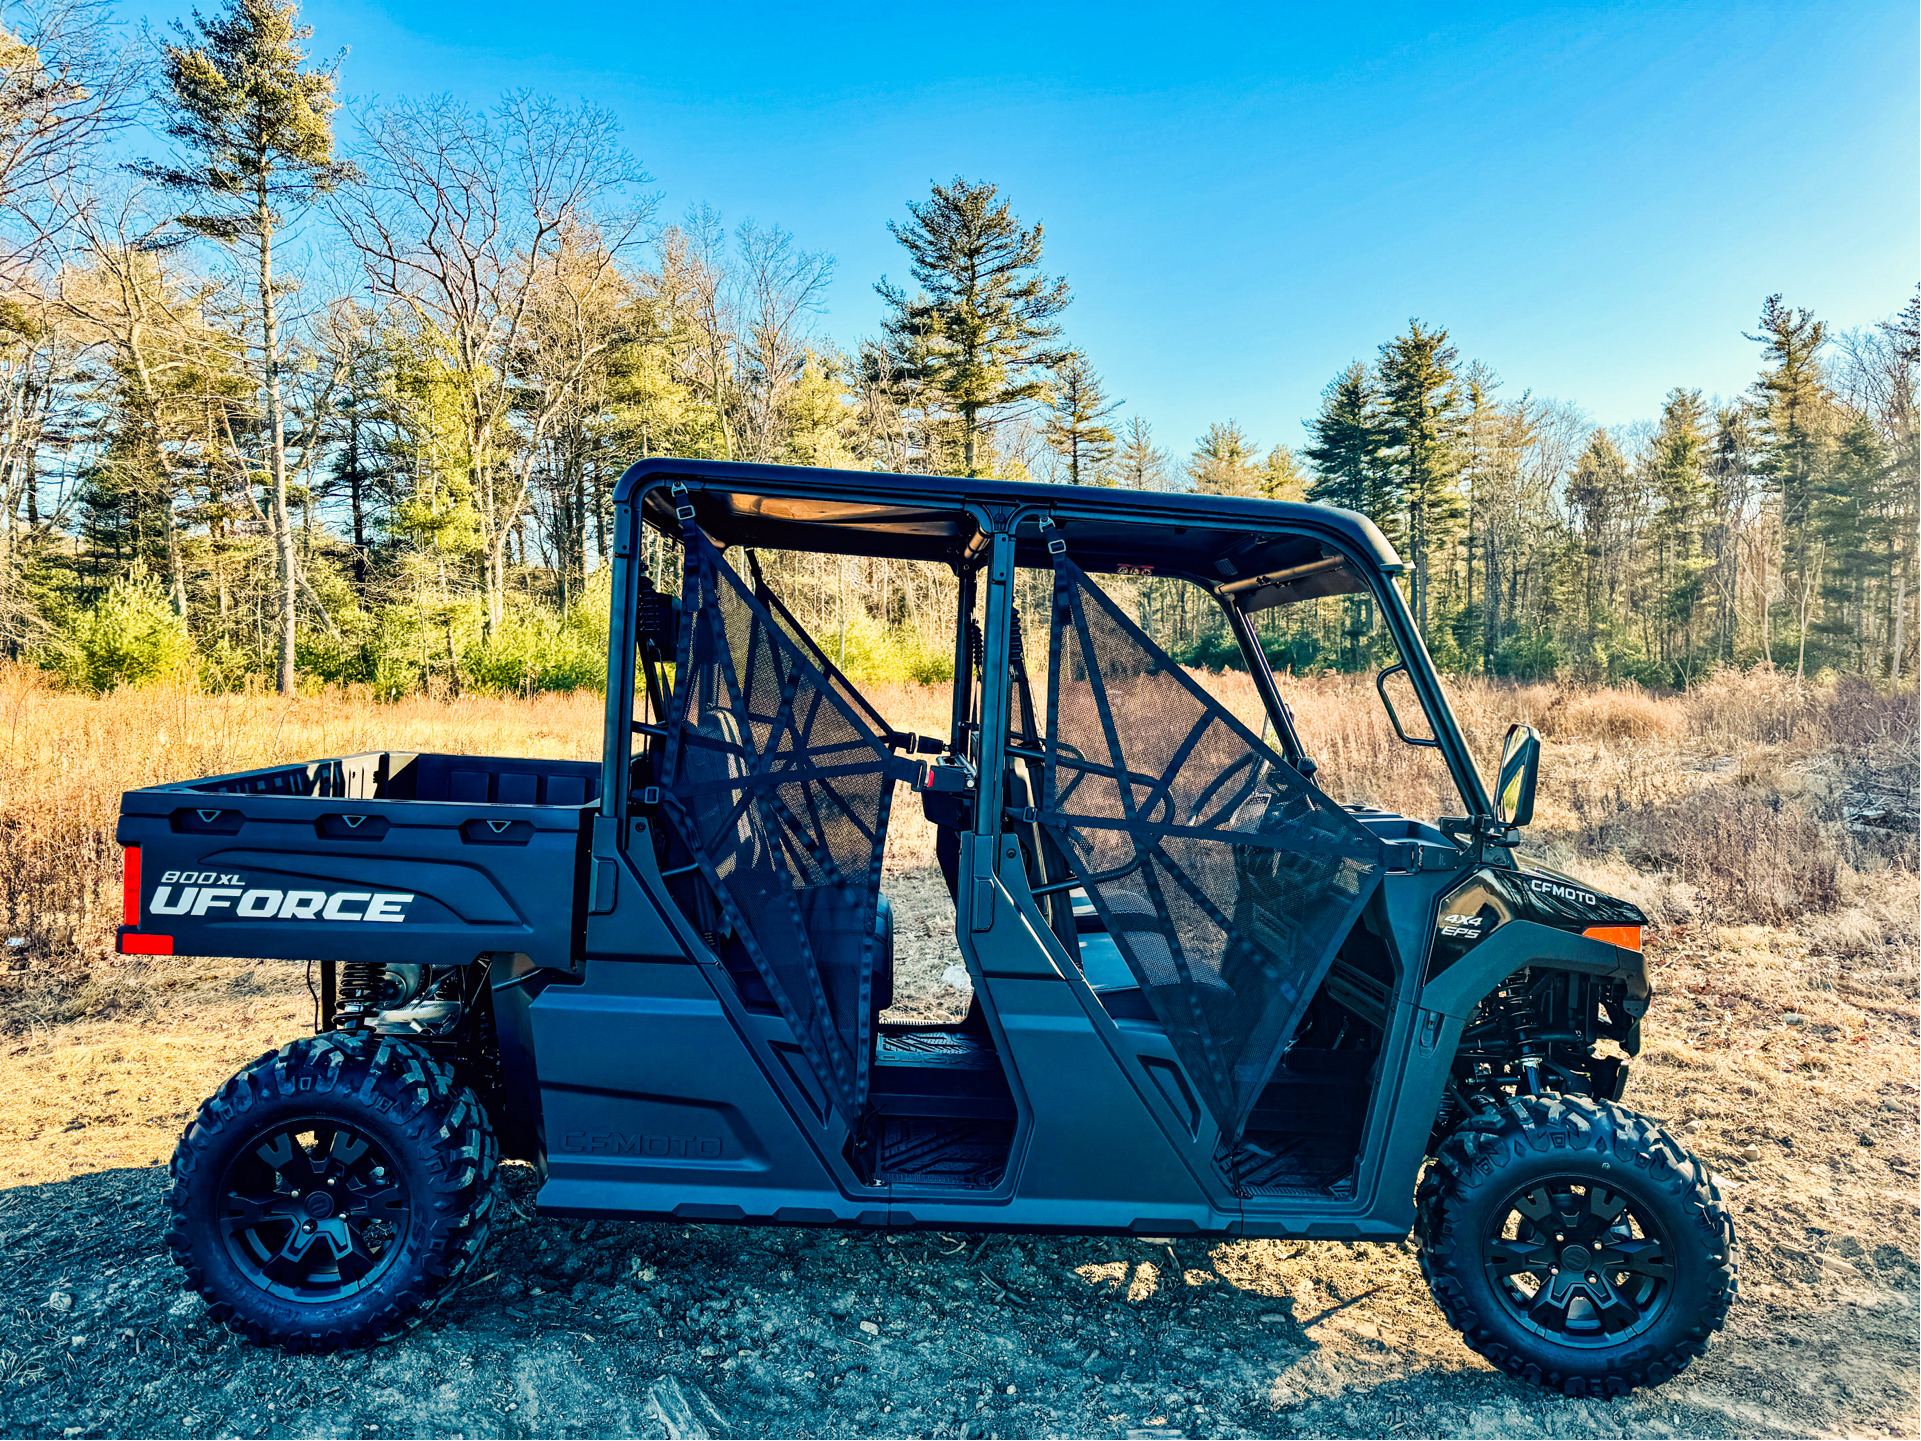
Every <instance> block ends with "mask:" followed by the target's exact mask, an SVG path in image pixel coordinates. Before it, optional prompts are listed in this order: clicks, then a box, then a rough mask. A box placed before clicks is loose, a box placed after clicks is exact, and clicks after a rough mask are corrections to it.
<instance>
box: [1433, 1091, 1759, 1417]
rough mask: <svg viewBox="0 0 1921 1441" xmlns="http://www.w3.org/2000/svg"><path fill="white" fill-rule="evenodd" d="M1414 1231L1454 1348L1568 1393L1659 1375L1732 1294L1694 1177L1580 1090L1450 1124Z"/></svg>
mask: <svg viewBox="0 0 1921 1441" xmlns="http://www.w3.org/2000/svg"><path fill="white" fill-rule="evenodd" d="M1415 1224H1416V1228H1417V1234H1418V1235H1419V1238H1420V1242H1421V1269H1422V1271H1423V1272H1424V1273H1425V1274H1426V1276H1427V1280H1428V1285H1429V1286H1430V1287H1432V1289H1433V1292H1434V1299H1435V1300H1436V1302H1438V1303H1439V1305H1440V1307H1441V1310H1442V1312H1443V1313H1444V1314H1445V1315H1446V1317H1447V1319H1448V1322H1449V1323H1450V1324H1451V1325H1452V1326H1454V1328H1455V1329H1456V1330H1458V1331H1460V1333H1461V1335H1462V1337H1463V1339H1465V1340H1466V1342H1467V1344H1468V1345H1469V1346H1471V1347H1473V1348H1474V1349H1475V1350H1476V1351H1478V1352H1480V1353H1481V1354H1482V1355H1483V1356H1485V1357H1487V1359H1488V1360H1490V1361H1492V1362H1493V1363H1494V1364H1495V1365H1496V1366H1499V1367H1500V1368H1501V1369H1502V1370H1504V1371H1507V1372H1509V1373H1511V1374H1513V1375H1515V1376H1519V1377H1522V1378H1523V1379H1525V1380H1528V1381H1531V1382H1534V1383H1536V1384H1537V1385H1543V1386H1548V1387H1552V1388H1553V1389H1555V1390H1557V1391H1564V1392H1566V1393H1567V1394H1568V1395H1570V1396H1582V1395H1608V1396H1616V1395H1624V1394H1626V1393H1627V1392H1629V1391H1632V1390H1633V1389H1634V1388H1635V1387H1637V1386H1652V1385H1658V1384H1660V1383H1661V1382H1662V1381H1665V1380H1666V1379H1667V1378H1668V1377H1670V1376H1672V1375H1674V1374H1675V1372H1677V1371H1679V1370H1681V1369H1682V1368H1683V1367H1685V1366H1686V1365H1687V1364H1688V1363H1689V1362H1690V1361H1692V1360H1693V1359H1694V1358H1695V1357H1697V1356H1699V1355H1700V1354H1701V1353H1702V1352H1703V1351H1704V1350H1706V1349H1707V1343H1708V1338H1709V1337H1710V1336H1712V1335H1713V1334H1714V1333H1715V1332H1716V1331H1718V1330H1720V1328H1721V1326H1722V1323H1723V1322H1725V1321H1726V1320H1727V1314H1728V1307H1729V1305H1730V1304H1731V1303H1732V1302H1733V1300H1734V1296H1735V1290H1736V1281H1735V1269H1736V1253H1735V1244H1734V1226H1733V1223H1732V1222H1731V1221H1730V1220H1729V1218H1728V1214H1727V1212H1726V1211H1725V1210H1724V1209H1723V1208H1722V1205H1721V1197H1720V1194H1719V1193H1718V1192H1717V1191H1716V1189H1715V1187H1714V1183H1713V1180H1712V1178H1710V1176H1709V1175H1708V1172H1707V1170H1706V1168H1705V1167H1703V1166H1702V1164H1701V1163H1700V1162H1699V1161H1698V1160H1696V1159H1695V1158H1694V1157H1692V1156H1690V1155H1689V1154H1688V1153H1687V1152H1686V1151H1685V1150H1683V1149H1682V1148H1681V1147H1680V1146H1679V1145H1678V1144H1677V1143H1676V1142H1675V1141H1674V1139H1673V1138H1672V1137H1670V1136H1669V1135H1667V1133H1666V1132H1664V1131H1662V1130H1661V1129H1660V1128H1659V1127H1658V1126H1656V1125H1655V1124H1654V1123H1653V1122H1652V1121H1649V1120H1647V1119H1646V1118H1645V1117H1642V1116H1637V1115H1635V1114H1634V1113H1633V1112H1631V1111H1625V1110H1622V1109H1621V1108H1620V1107H1618V1106H1615V1105H1612V1104H1610V1103H1608V1102H1605V1101H1594V1100H1590V1099H1588V1098H1587V1097H1584V1096H1517V1097H1510V1098H1508V1099H1506V1100H1505V1101H1503V1102H1502V1103H1501V1104H1500V1105H1499V1106H1498V1107H1496V1108H1495V1109H1494V1110H1492V1111H1491V1112H1489V1113H1487V1114H1484V1115H1481V1116H1476V1117H1474V1118H1473V1119H1471V1120H1469V1121H1467V1122H1465V1123H1464V1124H1463V1125H1462V1126H1461V1127H1460V1129H1459V1130H1457V1131H1455V1132H1454V1133H1453V1134H1452V1135H1451V1136H1449V1137H1448V1138H1447V1140H1446V1141H1444V1142H1442V1144H1441V1148H1440V1152H1439V1154H1438V1155H1437V1156H1436V1158H1435V1160H1434V1163H1433V1165H1432V1166H1430V1167H1429V1168H1428V1171H1427V1173H1426V1175H1425V1176H1423V1177H1422V1180H1421V1189H1420V1197H1419V1211H1418V1215H1417V1219H1416V1223H1415Z"/></svg>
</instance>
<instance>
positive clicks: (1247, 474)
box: [1187, 420, 1261, 495]
mask: <svg viewBox="0 0 1921 1441" xmlns="http://www.w3.org/2000/svg"><path fill="white" fill-rule="evenodd" d="M1259 456H1260V450H1259V448H1258V447H1257V446H1256V445H1255V444H1254V442H1253V441H1251V440H1249V439H1248V438H1247V432H1246V431H1244V430H1242V429H1241V423H1240V422H1239V421H1238V420H1230V421H1227V422H1226V423H1222V422H1220V421H1216V422H1215V423H1214V424H1212V425H1210V426H1208V428H1207V434H1206V435H1203V436H1202V437H1201V438H1200V439H1199V440H1197V441H1195V442H1194V454H1193V456H1192V457H1191V458H1190V459H1189V460H1188V462H1187V474H1188V478H1189V479H1190V480H1192V481H1193V482H1194V488H1195V489H1196V490H1198V491H1202V492H1205V493H1206V494H1208V495H1259V494H1260V493H1261V473H1260V469H1259V467H1258V466H1257V465H1256V461H1257V460H1258V459H1259Z"/></svg>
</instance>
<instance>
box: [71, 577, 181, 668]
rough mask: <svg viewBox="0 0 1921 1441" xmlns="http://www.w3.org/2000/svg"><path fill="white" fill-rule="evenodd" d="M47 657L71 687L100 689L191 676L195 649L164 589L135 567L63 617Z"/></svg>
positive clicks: (154, 579)
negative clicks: (89, 603) (99, 595)
mask: <svg viewBox="0 0 1921 1441" xmlns="http://www.w3.org/2000/svg"><path fill="white" fill-rule="evenodd" d="M47 659H48V660H49V661H50V662H51V666H52V668H53V669H54V670H56V671H58V672H59V673H60V675H61V677H62V678H63V679H64V680H65V681H66V682H67V683H68V684H69V685H73V686H80V687H84V688H85V689H88V690H95V691H104V690H112V689H113V688H114V687H115V686H137V685H148V684H151V683H152V682H154V681H157V680H170V679H179V678H184V677H187V676H190V675H191V674H192V672H193V661H194V653H193V641H192V640H191V639H190V638H189V637H188V635H187V626H186V622H185V621H183V620H182V619H181V618H180V617H179V616H178V615H177V614H175V612H174V609H173V604H172V602H171V601H169V600H168V598H167V592H166V588H165V587H164V586H162V585H161V584H160V582H159V581H158V580H157V579H156V578H154V577H153V576H151V575H148V574H147V572H146V570H145V568H144V567H139V566H136V567H135V568H134V570H133V571H132V573H131V574H129V575H127V576H125V577H123V578H122V579H120V580H116V581H115V582H114V583H113V584H112V585H111V586H110V587H108V589H107V593H106V595H105V596H104V597H102V598H101V600H100V601H99V602H98V603H97V604H95V605H93V606H91V607H89V608H87V609H85V610H77V611H74V612H73V613H72V614H71V615H69V616H68V617H67V619H66V622H65V624H64V625H62V626H61V627H60V633H59V637H58V639H57V640H56V641H55V642H54V643H53V646H52V647H51V654H50V655H49V656H48V657H47Z"/></svg>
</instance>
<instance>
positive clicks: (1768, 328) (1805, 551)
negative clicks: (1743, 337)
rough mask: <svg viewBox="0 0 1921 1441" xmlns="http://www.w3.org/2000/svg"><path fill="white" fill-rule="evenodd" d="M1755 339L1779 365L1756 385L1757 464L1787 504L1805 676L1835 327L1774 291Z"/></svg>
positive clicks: (1784, 526) (1788, 550)
mask: <svg viewBox="0 0 1921 1441" xmlns="http://www.w3.org/2000/svg"><path fill="white" fill-rule="evenodd" d="M1748 339H1749V340H1752V341H1755V342H1757V343H1758V344H1759V345H1760V346H1761V347H1762V354H1763V356H1764V357H1765V358H1766V359H1767V360H1768V361H1770V362H1771V363H1772V368H1771V369H1769V370H1766V371H1763V372H1762V374H1761V378H1760V379H1759V380H1758V381H1756V382H1755V385H1754V394H1755V400H1756V402H1757V405H1758V408H1759V410H1760V414H1761V424H1762V436H1763V446H1762V451H1761V456H1760V464H1759V466H1758V467H1757V469H1758V470H1759V471H1760V473H1761V474H1762V475H1763V476H1764V477H1765V478H1766V480H1767V483H1768V488H1769V489H1770V490H1771V491H1772V492H1773V493H1774V495H1775V496H1776V497H1777V498H1778V501H1779V504H1780V507H1781V531H1782V536H1783V539H1784V542H1785V545H1784V551H1785V553H1784V555H1783V561H1784V564H1785V567H1786V569H1785V574H1784V579H1785V580H1786V581H1787V583H1788V599H1789V602H1790V604H1791V605H1792V606H1793V607H1794V616H1795V628H1796V630H1797V631H1798V633H1799V639H1798V644H1797V646H1796V651H1795V661H1794V676H1795V679H1796V680H1797V681H1798V680H1800V679H1802V678H1803V676H1804V675H1805V673H1806V671H1807V650H1808V637H1807V630H1808V622H1809V615H1810V612H1811V610H1812V607H1813V603H1814V598H1815V596H1816V595H1817V594H1818V593H1819V589H1820V584H1821V576H1820V571H1821V563H1822V554H1823V551H1824V546H1823V542H1822V538H1821V536H1820V534H1819V532H1818V531H1817V529H1816V528H1815V526H1814V516H1815V503H1816V499H1817V496H1818V493H1819V491H1820V488H1821V485H1822V481H1823V477H1824V476H1825V474H1826V471H1827V467H1828V463H1829V458H1830V452H1831V450H1832V444H1831V441H1830V438H1829V421H1830V416H1829V410H1830V408H1831V399H1830V396H1829V393H1828V388H1827V384H1826V381H1825V380H1824V379H1823V377H1822V374H1821V361H1820V353H1821V347H1822V346H1824V345H1826V344H1827V339H1828V331H1827V327H1826V326H1825V325H1824V324H1822V323H1821V322H1820V321H1818V320H1816V319H1815V318H1814V312H1813V311H1811V310H1796V309H1794V308H1793V307H1791V306H1787V305H1783V304H1782V303H1781V297H1780V296H1778V295H1770V296H1769V297H1768V298H1767V301H1766V303H1765V304H1764V305H1763V306H1762V307H1761V333H1760V334H1759V335H1750V336H1749V337H1748Z"/></svg>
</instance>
